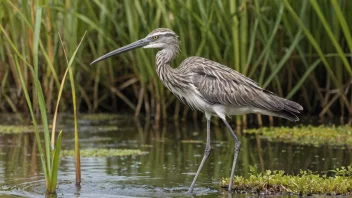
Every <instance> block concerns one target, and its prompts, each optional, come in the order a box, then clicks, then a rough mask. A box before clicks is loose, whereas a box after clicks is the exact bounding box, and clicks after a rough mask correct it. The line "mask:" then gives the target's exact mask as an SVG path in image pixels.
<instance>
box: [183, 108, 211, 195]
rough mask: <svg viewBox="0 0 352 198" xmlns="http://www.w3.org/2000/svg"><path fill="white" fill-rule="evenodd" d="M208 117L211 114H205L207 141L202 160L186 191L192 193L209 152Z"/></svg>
mask: <svg viewBox="0 0 352 198" xmlns="http://www.w3.org/2000/svg"><path fill="white" fill-rule="evenodd" d="M210 117H211V115H207V114H206V118H207V143H206V145H205V151H204V156H203V159H202V162H201V163H200V165H199V168H198V170H197V173H196V176H194V179H193V182H192V184H191V187H189V189H188V191H187V193H188V194H189V193H192V191H193V188H194V185H195V184H196V181H197V178H198V175H199V173H200V171H201V170H202V168H203V165H204V162H205V160H207V158H208V156H209V154H210V151H211V146H210Z"/></svg>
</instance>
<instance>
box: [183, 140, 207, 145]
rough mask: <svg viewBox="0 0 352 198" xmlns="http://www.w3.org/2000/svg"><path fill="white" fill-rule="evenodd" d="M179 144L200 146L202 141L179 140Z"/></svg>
mask: <svg viewBox="0 0 352 198" xmlns="http://www.w3.org/2000/svg"><path fill="white" fill-rule="evenodd" d="M181 143H188V144H202V143H204V141H202V140H181Z"/></svg>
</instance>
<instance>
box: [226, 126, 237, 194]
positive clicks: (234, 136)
mask: <svg viewBox="0 0 352 198" xmlns="http://www.w3.org/2000/svg"><path fill="white" fill-rule="evenodd" d="M222 120H223V121H224V123H225V125H226V127H227V128H228V129H229V131H230V132H231V135H232V137H233V139H234V140H235V149H234V150H235V154H234V156H233V163H232V169H231V176H230V183H229V188H228V190H229V191H231V190H232V183H233V176H234V174H235V168H236V162H237V157H238V153H239V152H240V148H241V142H240V141H239V140H238V138H237V136H236V134H235V132H233V130H232V128H231V126H230V125H229V123H228V122H227V121H226V119H222Z"/></svg>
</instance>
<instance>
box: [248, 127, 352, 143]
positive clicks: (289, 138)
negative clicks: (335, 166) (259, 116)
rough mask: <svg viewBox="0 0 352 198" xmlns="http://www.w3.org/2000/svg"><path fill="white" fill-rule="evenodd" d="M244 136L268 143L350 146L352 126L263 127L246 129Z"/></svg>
mask: <svg viewBox="0 0 352 198" xmlns="http://www.w3.org/2000/svg"><path fill="white" fill-rule="evenodd" d="M244 133H246V134H256V135H259V136H260V137H261V138H263V139H267V140H269V141H276V142H277V141H281V142H286V143H294V144H302V145H314V146H320V145H323V144H326V145H335V146H346V147H350V146H351V145H352V126H349V125H341V126H334V125H333V126H324V125H321V126H310V125H308V126H303V125H301V126H298V127H292V128H291V127H263V128H259V129H246V130H244Z"/></svg>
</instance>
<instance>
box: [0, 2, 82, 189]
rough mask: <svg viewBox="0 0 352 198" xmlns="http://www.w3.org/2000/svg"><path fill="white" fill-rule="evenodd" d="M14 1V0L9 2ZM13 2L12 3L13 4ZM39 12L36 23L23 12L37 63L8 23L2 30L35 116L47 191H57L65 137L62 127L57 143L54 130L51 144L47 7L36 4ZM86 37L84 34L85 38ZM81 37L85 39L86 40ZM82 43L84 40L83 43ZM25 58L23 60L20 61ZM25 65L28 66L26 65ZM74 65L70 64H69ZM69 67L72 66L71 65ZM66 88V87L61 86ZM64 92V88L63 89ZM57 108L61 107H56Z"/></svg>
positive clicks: (33, 120) (35, 9) (36, 9)
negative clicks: (43, 57)
mask: <svg viewBox="0 0 352 198" xmlns="http://www.w3.org/2000/svg"><path fill="white" fill-rule="evenodd" d="M8 3H11V2H8ZM11 5H12V4H11ZM33 12H35V21H34V24H31V23H30V22H29V21H27V20H26V19H25V18H23V15H22V14H20V15H19V16H20V17H22V19H23V20H25V21H26V25H27V26H28V27H27V28H29V29H31V31H32V33H33V43H32V45H31V47H32V54H31V55H32V60H33V64H30V61H29V60H27V59H28V57H26V56H24V55H23V54H22V53H21V52H20V50H21V49H20V48H18V46H16V45H15V44H14V43H15V42H16V41H15V40H12V39H11V37H9V35H8V34H7V32H6V31H5V29H4V27H3V26H2V25H0V31H1V32H2V33H3V34H4V36H5V38H6V41H7V42H8V43H9V45H10V46H11V50H12V54H13V55H12V58H13V59H14V60H13V61H14V62H15V66H16V67H15V68H16V72H17V73H16V76H18V78H19V81H20V85H21V88H22V90H23V93H24V96H25V99H26V102H27V107H28V109H29V112H30V115H31V119H32V122H33V129H34V132H35V137H36V142H37V145H38V150H39V156H40V159H41V164H42V168H43V171H44V176H45V181H46V192H47V193H55V191H56V184H57V178H58V167H59V160H60V151H61V139H62V131H60V133H59V134H58V136H57V140H56V143H55V141H54V137H55V133H52V135H51V136H52V139H53V141H52V145H51V146H50V132H49V120H48V116H47V115H48V110H47V107H46V101H45V96H44V88H43V86H44V83H41V81H40V80H41V77H40V76H41V73H40V72H39V71H40V70H39V54H40V51H39V46H41V45H42V43H41V37H40V32H41V26H42V23H41V22H42V13H43V8H42V7H40V6H36V7H35V8H34V10H33ZM82 40H83V38H82ZM82 40H81V42H82ZM80 44H81V43H80ZM80 44H79V45H78V47H77V48H76V50H75V52H74V53H73V55H72V57H71V60H70V63H72V61H73V59H74V57H75V55H76V53H77V51H78V48H79V46H80ZM19 59H20V60H21V62H20V61H19ZM23 66H24V67H23ZM68 66H69V67H70V64H68ZM69 67H68V68H69ZM27 70H28V71H29V74H30V76H31V77H32V79H31V80H32V81H33V89H32V90H30V91H32V93H31V94H30V92H29V90H28V88H27V84H26V82H25V79H26V78H28V76H26V74H24V71H27ZM64 83H65V79H63V80H62V82H61V85H63V84H64ZM61 90H62V89H61ZM59 93H61V91H59ZM59 101H60V95H59V97H58V100H57V101H56V102H57V106H58V103H59ZM35 112H38V113H40V118H41V124H42V128H40V126H39V125H38V121H37V119H36V116H35ZM56 112H57V110H56ZM55 123H56V118H55V119H54V120H53V124H54V127H53V132H55ZM39 130H42V131H43V135H44V148H43V146H42V141H41V136H40V134H39Z"/></svg>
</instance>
